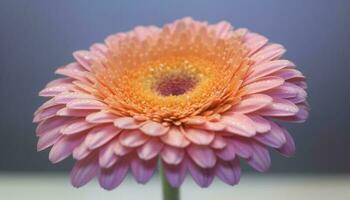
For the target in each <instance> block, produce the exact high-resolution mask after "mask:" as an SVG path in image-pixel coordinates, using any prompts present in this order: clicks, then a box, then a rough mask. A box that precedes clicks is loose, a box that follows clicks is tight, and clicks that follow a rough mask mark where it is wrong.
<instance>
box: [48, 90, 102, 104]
mask: <svg viewBox="0 0 350 200" xmlns="http://www.w3.org/2000/svg"><path fill="white" fill-rule="evenodd" d="M76 99H96V98H95V97H94V96H92V95H89V94H85V93H82V92H64V93H61V94H59V95H57V96H55V97H54V101H55V103H58V104H67V103H69V102H71V101H73V100H76Z"/></svg>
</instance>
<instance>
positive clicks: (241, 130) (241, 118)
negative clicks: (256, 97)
mask: <svg viewBox="0 0 350 200" xmlns="http://www.w3.org/2000/svg"><path fill="white" fill-rule="evenodd" d="M222 120H223V121H224V123H225V124H226V131H228V132H230V133H234V134H237V135H241V136H244V137H252V136H254V135H255V133H256V132H255V128H254V127H253V123H254V122H252V120H251V119H250V118H248V117H247V116H245V115H243V114H240V113H232V114H230V115H228V116H223V117H222Z"/></svg>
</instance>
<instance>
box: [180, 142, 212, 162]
mask: <svg viewBox="0 0 350 200" xmlns="http://www.w3.org/2000/svg"><path fill="white" fill-rule="evenodd" d="M186 150H187V153H188V155H189V156H190V157H191V158H192V160H193V161H194V162H195V163H196V164H197V165H198V166H199V167H201V168H212V167H214V166H215V163H216V155H215V154H214V152H213V150H212V149H211V148H209V147H207V146H199V145H194V144H192V145H190V146H189V147H187V149H186Z"/></svg>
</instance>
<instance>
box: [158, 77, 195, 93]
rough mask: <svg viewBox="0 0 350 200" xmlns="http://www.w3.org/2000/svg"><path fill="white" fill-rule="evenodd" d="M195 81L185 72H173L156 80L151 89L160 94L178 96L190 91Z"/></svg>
mask: <svg viewBox="0 0 350 200" xmlns="http://www.w3.org/2000/svg"><path fill="white" fill-rule="evenodd" d="M197 82H198V80H196V79H195V78H193V77H190V76H188V75H186V74H174V75H170V76H168V77H165V78H163V79H161V80H159V81H158V82H156V83H155V85H154V86H153V89H154V90H155V91H156V92H157V93H158V94H160V95H161V96H180V95H183V94H185V93H186V92H189V91H191V90H192V89H193V88H194V87H195V86H196V84H197Z"/></svg>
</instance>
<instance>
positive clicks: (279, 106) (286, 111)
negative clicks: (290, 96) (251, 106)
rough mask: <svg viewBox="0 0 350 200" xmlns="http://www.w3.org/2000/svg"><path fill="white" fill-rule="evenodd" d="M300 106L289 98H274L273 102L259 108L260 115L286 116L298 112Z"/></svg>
mask: <svg viewBox="0 0 350 200" xmlns="http://www.w3.org/2000/svg"><path fill="white" fill-rule="evenodd" d="M298 111H299V108H298V107H297V106H296V105H295V104H294V103H292V102H291V101H289V100H286V99H277V98H275V99H273V103H272V104H270V105H268V106H266V107H265V108H263V109H261V110H259V114H260V115H264V116H273V117H285V116H293V115H295V114H297V113H298Z"/></svg>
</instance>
